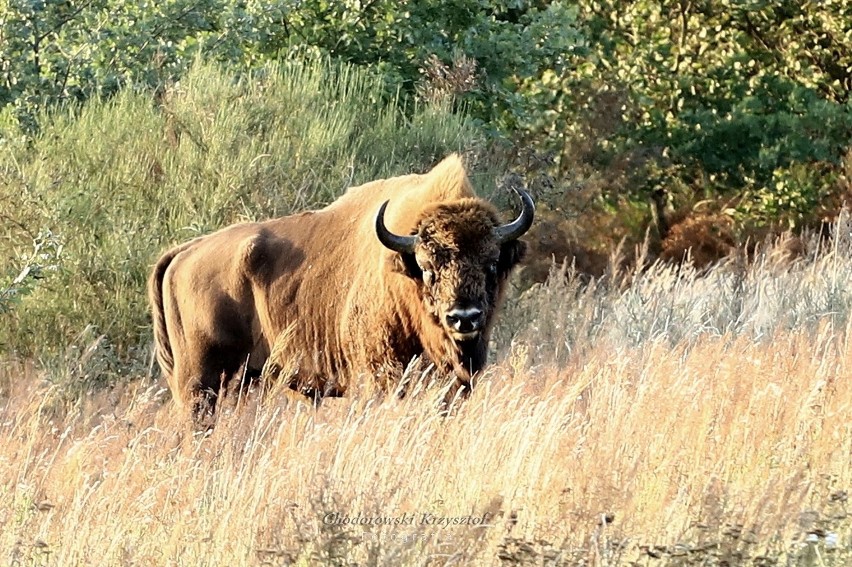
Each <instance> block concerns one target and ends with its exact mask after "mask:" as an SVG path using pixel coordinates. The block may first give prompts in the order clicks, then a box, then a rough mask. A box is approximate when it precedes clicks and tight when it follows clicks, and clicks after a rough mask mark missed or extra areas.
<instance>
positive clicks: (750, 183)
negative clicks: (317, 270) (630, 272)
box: [0, 0, 852, 224]
mask: <svg viewBox="0 0 852 567" xmlns="http://www.w3.org/2000/svg"><path fill="white" fill-rule="evenodd" d="M304 52H314V53H322V54H326V55H328V56H331V57H333V58H336V59H340V60H343V61H346V62H349V63H353V64H356V65H360V66H367V67H372V68H375V69H378V70H379V71H381V73H382V75H383V76H384V77H385V82H386V87H387V88H386V91H387V93H388V94H393V93H395V92H396V91H397V90H402V92H403V93H407V95H410V96H416V94H417V93H420V94H421V95H422V94H423V93H424V92H428V93H430V96H435V95H436V94H437V95H440V94H442V93H443V94H445V95H447V96H448V98H451V99H453V100H455V101H456V102H457V103H460V104H461V105H462V106H463V107H464V108H465V111H466V112H468V113H470V114H472V115H473V116H475V117H476V118H478V119H479V121H480V124H481V125H482V126H483V127H484V128H485V129H486V130H487V131H490V132H491V133H492V134H494V135H496V136H498V137H502V138H504V139H509V140H512V141H513V143H515V144H516V145H518V146H523V147H524V148H529V149H531V150H533V151H535V152H538V153H540V154H543V155H549V156H552V158H553V160H552V163H553V165H552V167H551V168H550V170H549V173H550V174H551V175H552V176H553V178H554V179H555V180H556V182H557V183H560V182H566V183H568V182H571V179H572V175H574V174H573V173H572V172H573V171H575V170H577V169H582V168H591V169H594V170H597V171H607V170H608V169H611V168H612V167H613V163H616V162H617V163H622V164H623V163H626V164H627V165H628V168H629V175H627V178H626V180H622V182H620V183H612V184H611V185H610V188H609V189H607V190H605V191H604V196H605V197H608V198H611V199H615V198H624V197H626V198H628V199H640V200H641V199H644V198H645V197H646V196H647V195H649V194H652V193H654V192H659V191H660V190H665V191H666V192H668V193H669V194H670V195H671V198H672V199H681V200H683V201H690V200H696V199H700V198H704V197H719V196H721V197H725V198H727V199H729V200H730V201H731V203H732V210H734V211H735V212H736V214H737V215H741V216H742V217H743V218H748V219H750V220H753V221H755V222H758V223H770V222H775V221H778V220H783V221H786V222H788V223H790V224H800V223H802V222H806V221H807V220H808V218H810V217H811V216H813V214H814V212H815V207H816V206H817V205H818V204H819V203H821V202H824V201H825V200H826V199H827V198H828V197H829V196H830V195H833V194H836V193H837V191H838V187H840V186H841V185H842V184H841V183H840V181H839V180H840V179H841V178H844V175H846V174H845V173H844V172H843V171H842V168H840V166H839V163H840V161H841V159H842V157H843V156H844V155H845V154H846V153H847V152H848V151H849V140H850V138H852V118H850V104H852V102H850V89H852V4H850V3H849V2H846V1H844V0H804V1H798V0H627V1H622V0H575V1H571V2H568V1H562V0H496V1H486V0H424V1H421V2H415V3H403V2H397V1H395V0H341V1H330V0H301V1H299V2H292V1H290V0H273V1H271V2H260V1H258V0H166V1H164V2H151V1H143V2H139V3H132V2H127V0H2V3H0V106H2V107H3V108H4V111H3V114H4V115H5V117H6V120H5V121H4V120H0V123H6V124H12V123H14V124H19V125H20V126H23V129H24V131H25V132H34V131H37V128H38V124H37V122H36V119H35V116H36V115H37V113H38V111H39V109H41V108H43V107H45V106H48V107H49V106H52V105H55V104H57V103H68V102H74V101H82V100H85V99H87V98H89V97H92V96H110V95H112V94H113V93H115V92H116V91H117V90H118V89H120V88H122V87H125V86H137V87H138V86H144V87H147V88H153V89H155V90H158V91H162V90H163V89H164V88H165V87H166V86H167V85H169V84H172V83H174V82H176V81H179V80H180V78H181V77H182V76H183V75H184V73H185V72H186V70H187V69H188V68H189V66H190V65H191V64H192V62H193V61H194V60H195V59H196V58H198V57H205V58H214V59H217V60H219V61H223V62H227V63H229V64H231V65H233V66H234V67H235V68H236V69H237V70H246V69H249V68H254V67H257V66H258V65H261V64H264V63H265V62H267V61H269V60H276V59H281V58H287V57H293V56H294V53H304ZM424 84H425V85H426V87H425V88H424ZM430 84H431V87H430ZM403 100H404V99H403Z"/></svg>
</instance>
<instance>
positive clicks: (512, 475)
mask: <svg viewBox="0 0 852 567" xmlns="http://www.w3.org/2000/svg"><path fill="white" fill-rule="evenodd" d="M835 233H836V234H839V235H840V236H839V237H838V238H836V239H835V240H833V241H832V242H831V243H829V244H823V245H822V246H823V249H819V245H818V243H816V242H809V243H807V246H806V251H805V254H804V255H803V256H802V257H800V258H798V259H790V258H788V257H785V255H784V254H783V253H782V252H783V249H782V248H780V247H776V248H766V249H764V251H763V252H761V253H758V254H757V256H756V257H755V258H754V260H753V262H752V263H749V264H748V265H746V264H745V263H743V262H738V261H736V260H732V261H731V262H729V263H728V264H725V265H722V266H719V267H716V268H714V269H712V270H710V271H709V272H706V273H703V274H698V273H695V272H693V271H691V270H689V269H686V268H683V269H681V270H678V269H676V268H669V267H663V266H656V265H655V266H651V267H650V268H648V269H646V270H643V271H641V272H637V273H635V274H626V275H623V277H611V278H610V279H609V280H604V281H603V282H598V283H592V284H590V285H581V283H580V279H579V278H578V277H576V276H575V275H573V274H571V273H570V270H568V273H567V275H566V274H564V273H558V272H555V273H554V275H553V276H552V277H551V279H550V280H549V282H548V283H547V284H545V285H542V286H538V287H535V288H533V289H531V290H528V291H526V292H524V293H516V294H514V296H513V297H512V298H511V299H510V301H509V303H508V304H507V306H506V308H505V310H504V313H503V319H502V322H501V326H500V330H499V333H498V336H497V337H495V344H494V351H495V352H494V356H493V361H494V363H493V364H492V365H491V366H490V367H489V368H488V370H487V372H486V373H485V375H484V376H482V378H481V380H480V382H479V383H478V385H477V387H476V389H475V390H474V392H473V394H472V396H471V397H470V398H469V399H468V400H467V401H466V402H465V403H463V404H461V405H460V407H457V408H456V411H455V412H454V413H453V414H452V415H450V416H448V417H441V416H440V415H439V414H438V412H437V411H436V409H435V407H436V400H437V399H438V398H440V391H439V390H440V388H439V387H437V386H432V387H424V388H423V389H422V391H420V392H419V393H417V394H415V395H413V396H410V397H407V398H405V399H403V400H397V399H390V398H387V399H384V400H382V399H379V398H376V397H374V396H369V395H367V394H366V393H360V394H359V393H356V394H354V395H353V396H351V397H349V398H345V399H340V400H332V401H330V402H328V403H325V404H324V405H322V406H321V407H319V408H317V409H314V408H311V407H307V406H306V405H304V404H302V403H297V402H294V401H292V400H291V399H290V398H289V397H287V396H286V395H284V394H283V393H282V392H276V391H275V390H274V389H273V390H272V391H271V392H269V393H268V394H266V395H261V394H260V393H255V394H252V395H249V396H247V397H246V399H244V400H242V401H241V402H240V403H238V404H235V405H233V406H232V407H231V408H230V409H228V410H227V411H224V412H222V413H221V414H220V415H219V418H218V423H217V424H216V426H215V428H214V429H213V430H212V432H210V433H209V434H205V433H199V432H195V431H193V429H192V428H191V427H189V425H188V424H187V423H185V422H182V421H181V420H180V419H179V418H178V417H177V415H176V412H175V411H174V409H173V408H172V407H171V404H170V401H169V397H168V393H167V392H165V391H164V389H163V385H162V383H161V382H160V381H157V380H151V379H150V378H148V377H145V376H139V377H137V378H135V379H131V380H129V381H127V382H126V383H125V385H123V386H120V387H116V388H114V389H111V390H95V391H93V392H92V393H89V394H87V395H85V396H82V397H76V396H68V395H66V394H65V393H64V391H63V389H62V388H60V387H57V386H52V385H50V384H49V383H48V382H47V381H46V380H45V379H44V378H43V376H42V375H41V373H40V371H38V370H36V369H34V368H33V367H32V366H30V365H28V364H25V363H15V362H12V361H7V363H6V364H5V365H3V366H2V370H0V388H2V398H0V400H1V401H0V424H2V425H0V526H2V530H0V550H2V551H0V553H2V555H0V562H2V563H3V564H6V565H63V566H64V565H121V566H123V565H176V566H177V565H192V566H197V565H211V566H212V565H216V566H219V565H291V564H294V565H844V564H848V562H849V561H852V522H850V516H849V514H848V510H847V508H848V506H849V503H848V501H847V496H848V491H849V490H850V489H852V467H850V455H852V424H850V423H851V422H850V420H849V417H850V415H852V384H850V379H852V366H850V364H852V362H850V361H852V345H850V324H852V320H850V317H849V314H850V305H852V293H850V286H849V283H848V282H849V281H850V277H852V244H850V242H849V241H848V234H849V224H848V222H847V221H846V220H845V219H841V221H839V223H838V226H837V227H835ZM607 281H609V282H610V283H606V282H607ZM624 281H629V282H630V283H629V284H625V283H623V282H624ZM98 348H99V347H98V344H97V342H93V343H92V344H91V345H90V350H91V351H92V352H94V351H96V350H97V349H98ZM86 355H87V353H86V352H84V353H83V355H82V356H84V357H85V356H86Z"/></svg>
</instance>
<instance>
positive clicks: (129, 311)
mask: <svg viewBox="0 0 852 567" xmlns="http://www.w3.org/2000/svg"><path fill="white" fill-rule="evenodd" d="M383 89H384V85H383V82H382V79H381V77H378V76H376V75H372V74H369V73H366V72H364V71H363V70H359V69H357V68H354V67H351V66H346V65H332V64H330V63H328V62H327V61H324V60H312V61H309V62H307V63H298V62H290V63H286V64H285V63H282V64H269V65H265V66H263V67H261V68H259V69H257V70H256V71H254V72H252V73H249V74H246V75H244V76H235V75H234V74H232V73H230V72H227V71H224V70H223V69H221V68H219V67H217V66H215V65H210V64H198V65H196V66H195V67H194V68H193V69H192V70H191V71H190V72H189V74H188V75H187V76H186V77H185V78H184V79H183V80H182V81H180V82H179V83H176V84H175V85H173V86H172V87H170V88H168V89H166V90H165V91H163V92H162V93H160V94H159V95H158V96H157V97H154V96H153V95H151V94H147V93H144V92H136V91H133V90H123V91H121V92H119V93H118V94H117V95H116V96H115V97H113V98H110V99H108V100H105V101H101V100H92V101H90V102H89V103H88V104H86V105H84V106H83V107H82V108H81V109H79V110H78V111H74V112H72V111H61V112H55V113H53V114H51V115H43V116H42V117H40V121H41V123H42V125H43V127H42V131H41V134H39V135H38V136H37V137H35V138H34V139H33V140H31V141H28V140H26V139H19V138H16V139H10V140H9V141H8V142H7V144H6V146H5V147H4V148H3V151H2V153H0V203H3V207H2V208H3V210H4V211H5V212H4V213H3V214H4V216H6V217H7V220H8V221H9V222H5V221H4V222H3V223H2V227H3V229H2V230H3V234H2V239H0V258H2V262H3V264H4V265H17V261H16V260H15V259H16V257H17V256H18V255H19V254H20V253H22V251H26V250H30V249H31V247H32V236H31V233H32V232H37V231H38V230H39V229H41V228H42V227H44V228H46V229H49V230H50V231H51V232H52V234H53V235H54V237H55V238H56V239H58V240H59V241H61V242H62V243H63V248H62V254H61V256H60V257H59V259H58V262H57V269H56V270H55V271H52V272H47V271H45V272H43V273H42V279H40V280H39V281H38V282H37V283H36V285H33V286H31V288H30V289H29V290H28V293H27V294H26V295H24V296H22V297H20V301H19V303H17V304H16V305H15V306H14V309H13V310H12V311H11V313H10V314H7V315H4V319H5V321H4V325H2V326H0V348H3V349H6V350H12V351H16V352H18V353H19V354H21V355H24V356H41V357H46V356H51V355H54V354H59V353H61V352H62V350H63V348H64V347H65V345H67V344H69V343H71V342H72V339H73V338H74V337H77V336H78V335H79V334H80V333H81V332H83V330H84V329H88V331H87V333H90V334H91V333H95V334H103V335H105V339H106V343H108V344H110V345H111V348H112V349H113V350H114V352H115V353H116V356H119V357H122V358H127V357H131V358H134V357H135V359H136V360H141V359H142V358H144V355H143V354H141V353H139V352H138V350H139V349H140V348H142V349H143V350H144V349H145V348H147V345H148V344H149V342H150V341H149V333H150V330H149V323H148V319H147V317H148V316H147V305H146V295H145V291H144V290H145V282H146V278H147V275H148V272H149V269H150V266H151V265H152V263H153V262H154V261H155V260H156V258H157V256H158V254H159V253H160V252H161V251H162V250H163V249H164V248H166V247H167V246H168V245H170V244H172V243H175V242H178V241H183V240H187V239H189V238H192V237H193V236H196V235H198V234H203V233H206V232H209V231H211V230H214V229H216V228H219V227H222V226H224V225H227V224H229V223H232V222H235V221H240V220H253V219H258V218H264V217H268V216H275V215H285V214H288V213H291V212H293V211H296V210H300V209H304V208H307V207H314V206H316V205H320V204H322V203H326V202H329V201H331V200H332V199H333V198H334V197H335V196H337V195H339V194H340V193H341V192H343V191H344V190H345V189H346V188H347V187H348V186H349V185H352V184H357V183H360V182H365V181H368V180H370V179H374V178H379V177H385V176H389V175H393V174H400V173H407V172H411V171H412V170H415V171H416V170H423V169H425V168H426V167H428V166H429V165H430V164H431V163H433V162H435V161H436V160H437V159H439V158H440V157H443V156H444V155H445V154H447V153H449V152H452V151H466V150H475V149H477V148H478V147H479V146H480V143H481V141H480V139H479V138H478V135H477V134H476V130H475V129H474V128H473V127H472V126H471V125H470V124H468V122H466V120H465V119H464V118H463V117H461V116H459V115H454V114H451V113H449V112H447V111H446V110H443V109H441V108H438V107H427V106H420V107H414V108H411V109H409V110H408V111H406V112H403V110H402V107H401V105H400V103H399V101H397V100H390V101H388V102H384V103H382V102H380V99H381V92H382V91H383ZM492 184H493V183H492ZM7 323H8V324H7Z"/></svg>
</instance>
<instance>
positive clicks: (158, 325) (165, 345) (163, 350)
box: [148, 245, 186, 377]
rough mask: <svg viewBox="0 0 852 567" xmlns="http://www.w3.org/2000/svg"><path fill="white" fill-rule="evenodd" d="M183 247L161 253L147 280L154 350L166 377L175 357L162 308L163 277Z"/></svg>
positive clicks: (169, 374) (169, 372)
mask: <svg viewBox="0 0 852 567" xmlns="http://www.w3.org/2000/svg"><path fill="white" fill-rule="evenodd" d="M185 248H186V245H183V246H178V247H176V248H173V249H171V250H169V251H168V252H166V253H165V254H163V255H162V257H160V259H159V260H158V261H157V264H156V265H155V266H154V271H153V272H152V273H151V277H150V278H149V280H148V299H149V300H150V302H151V315H152V317H153V320H154V350H155V352H156V354H157V362H159V363H160V368H161V369H162V371H163V374H164V375H165V376H167V377H169V376H171V374H172V370H173V369H174V366H175V359H174V355H173V354H172V345H171V342H170V341H169V333H168V331H167V329H166V315H165V312H164V310H163V278H164V277H165V275H166V270H167V269H168V268H169V265H171V263H172V260H174V258H175V256H177V255H178V254H179V253H180V252H181V251H183V250H184V249H185Z"/></svg>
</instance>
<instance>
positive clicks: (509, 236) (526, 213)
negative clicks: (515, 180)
mask: <svg viewBox="0 0 852 567" xmlns="http://www.w3.org/2000/svg"><path fill="white" fill-rule="evenodd" d="M512 189H513V190H514V191H515V193H517V194H518V196H519V197H520V198H521V202H522V204H523V207H524V208H523V210H522V211H521V214H520V216H519V217H518V218H516V219H515V220H514V221H512V222H510V223H509V224H504V225H502V226H498V227H496V228H494V236H495V237H497V241H498V242H500V243H503V242H508V241H510V240H517V239H518V238H520V237H521V236H523V234H524V233H525V232H526V231H528V230H529V229H530V227H531V226H532V223H533V217H534V216H535V203H533V200H532V197H530V194H529V193H527V192H526V191H524V190H523V189H518V188H516V187H512Z"/></svg>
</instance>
